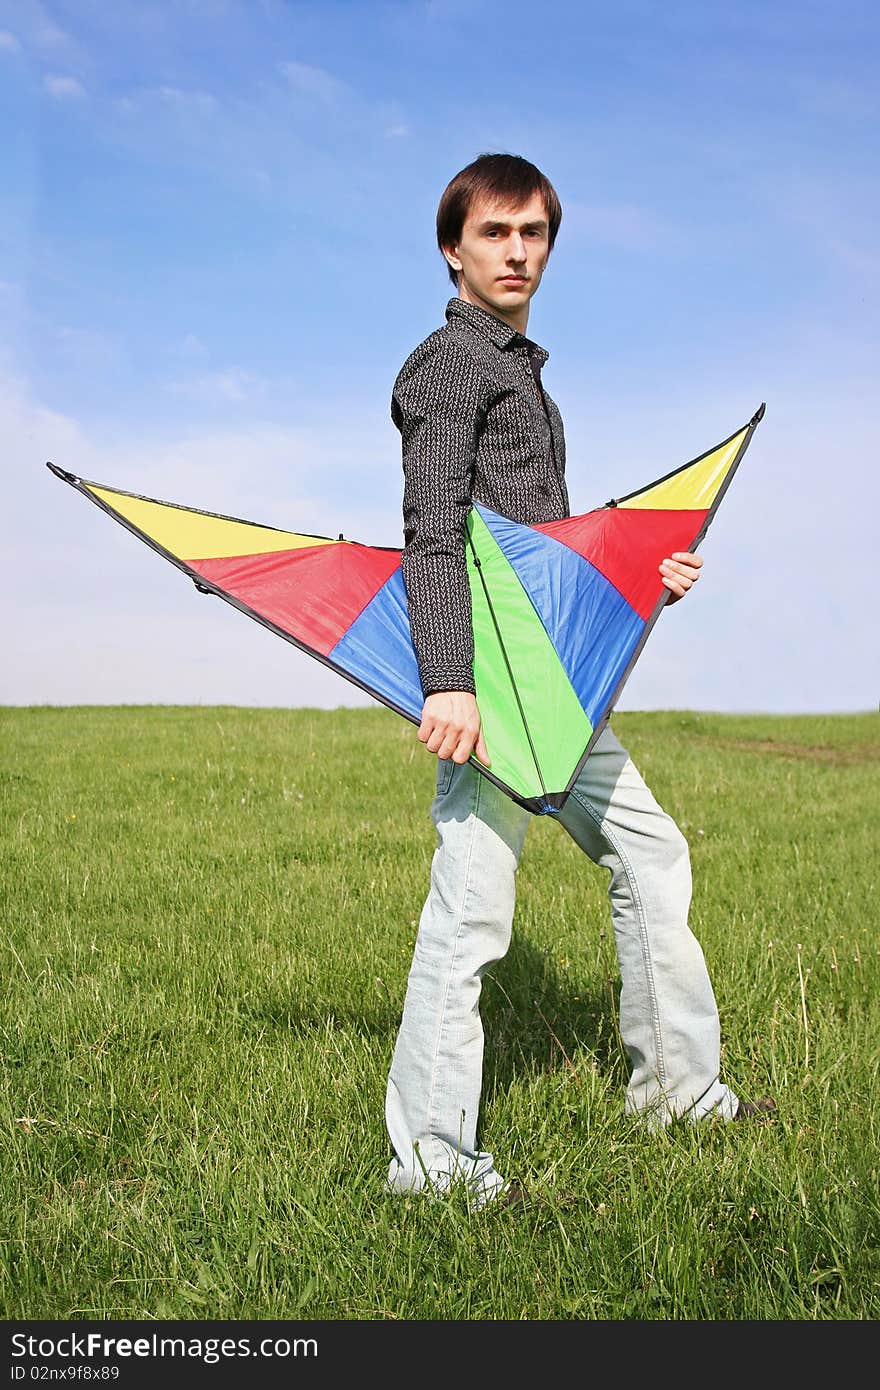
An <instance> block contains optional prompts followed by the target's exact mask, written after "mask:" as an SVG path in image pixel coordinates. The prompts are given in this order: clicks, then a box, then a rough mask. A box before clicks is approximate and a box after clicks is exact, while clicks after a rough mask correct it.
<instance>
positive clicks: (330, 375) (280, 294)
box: [0, 0, 880, 712]
mask: <svg viewBox="0 0 880 1390" xmlns="http://www.w3.org/2000/svg"><path fill="white" fill-rule="evenodd" d="M878 16H880V12H878V10H877V7H876V6H875V5H872V4H867V3H865V4H859V3H851V2H850V0H843V3H841V4H837V5H834V6H830V5H827V4H824V3H787V0H780V2H779V3H776V2H775V0H774V3H772V4H769V3H764V2H762V3H740V2H738V0H732V2H731V3H727V4H714V3H675V0H671V2H670V3H668V4H665V5H658V4H656V3H627V2H626V0H624V2H623V3H618V4H616V5H615V6H613V7H612V6H608V5H605V4H594V3H590V0H587V3H558V4H550V5H544V6H538V5H535V4H522V3H519V0H512V3H508V4H506V5H504V6H498V5H495V4H490V3H481V0H468V3H461V2H460V0H448V2H447V3H443V0H437V2H436V3H424V2H419V3H416V2H415V0H398V2H397V3H372V2H370V3H334V0H322V2H321V3H317V4H303V3H298V0H291V3H286V4H285V3H279V0H247V2H246V3H245V0H174V3H171V0H166V2H165V3H126V0H116V2H115V3H114V4H113V5H107V4H106V3H98V2H97V0H70V2H69V3H65V0H45V3H32V0H14V3H13V2H12V0H0V121H2V148H3V151H4V158H3V168H4V173H3V179H2V184H0V429H2V437H3V439H4V442H5V448H4V454H3V462H2V465H0V466H2V470H3V494H4V513H5V517H6V526H5V528H4V530H5V533H6V542H7V544H6V547H5V550H6V555H7V568H6V573H7V583H6V585H5V586H4V596H3V600H2V602H3V615H2V616H3V622H4V629H5V632H6V653H7V658H6V661H5V662H4V663H3V668H2V672H0V701H2V702H3V703H6V704H31V703H51V704H67V703H117V702H127V703H128V702H131V703H140V702H147V703H191V702H198V703H206V704H208V703H236V704H244V705H320V706H325V707H332V706H336V705H359V704H364V703H369V699H368V697H366V696H364V695H363V693H362V692H361V691H360V690H358V689H357V688H356V687H355V686H353V685H351V684H349V683H348V682H346V681H344V680H343V679H342V678H341V677H338V676H336V675H334V674H333V673H332V672H329V671H327V670H326V668H324V667H323V666H321V665H320V664H319V663H317V662H314V661H310V660H309V659H308V658H307V657H305V656H304V655H302V654H301V653H299V652H298V651H296V650H295V649H294V648H292V647H291V646H289V645H288V644H287V643H284V642H281V641H279V639H277V638H275V637H273V636H272V635H271V634H269V633H268V632H266V631H265V630H264V629H262V628H261V627H260V626H259V625H258V624H256V623H253V622H249V621H248V620H247V619H245V618H243V617H242V616H241V615H240V614H238V613H237V612H235V611H234V610H233V609H232V608H230V607H229V606H228V605H225V604H216V603H210V602H209V601H208V600H206V599H204V598H201V597H199V596H198V595H197V594H196V592H195V590H194V589H192V587H191V586H190V585H189V584H188V582H187V581H186V580H185V579H184V578H183V577H182V576H181V575H180V574H179V573H178V572H177V571H175V570H174V569H173V568H172V567H171V566H169V565H164V564H163V563H162V562H161V561H159V560H158V559H157V558H156V557H155V556H154V555H153V554H152V553H151V552H149V551H148V550H147V548H146V547H143V546H140V545H138V543H137V542H135V541H134V540H133V539H132V538H131V537H130V536H128V535H127V534H126V533H125V532H124V531H122V529H121V528H116V527H114V526H112V525H111V523H109V522H108V521H107V520H106V518H104V517H103V516H101V514H100V513H99V512H98V511H97V509H95V508H91V507H89V506H87V505H86V504H85V503H84V502H83V501H82V500H81V499H79V498H78V497H77V496H75V494H74V493H73V492H72V491H71V490H70V489H68V488H65V487H63V486H62V485H61V484H60V483H59V482H57V481H56V480H55V479H54V478H53V477H52V476H51V475H50V474H49V473H48V471H47V470H46V468H45V467H44V463H45V460H47V459H53V460H54V461H55V462H56V463H58V464H60V465H61V466H62V467H64V468H67V469H69V470H70V471H72V472H74V473H77V474H79V475H80V476H83V477H86V478H91V479H95V480H97V481H99V482H105V483H108V484H110V485H114V486H118V487H121V488H124V489H127V490H130V491H134V492H141V493H145V494H148V495H150V496H156V497H161V498H165V499H168V500H172V501H177V502H181V503H184V504H189V505H193V506H197V507H202V508H205V509H207V510H211V511H218V512H227V513H229V514H232V515H236V516H243V517H248V518H251V519H253V520H256V521H263V522H268V523H269V524H274V525H279V526H283V527H286V528H289V529H292V530H302V531H309V532H313V533H318V534H328V535H335V534H336V533H337V532H339V531H343V532H344V533H345V534H346V535H347V536H350V537H352V538H354V539H358V540H363V541H366V542H370V543H375V544H383V545H400V544H402V534H401V519H400V493H401V472H400V448H399V437H398V435H397V433H396V431H395V429H394V427H393V425H392V423H391V420H390V415H389V397H390V392H391V386H392V383H393V381H394V377H395V375H396V373H397V370H398V368H399V366H400V364H401V362H402V361H403V359H404V358H405V357H406V355H407V354H408V353H409V352H410V351H411V349H412V348H413V347H414V346H415V345H416V343H417V342H419V341H420V340H421V339H422V338H423V337H425V336H426V335H427V334H428V333H430V332H431V331H432V330H433V329H434V328H435V327H437V326H438V325H439V324H440V323H442V322H443V314H444V308H445V305H446V301H447V300H448V298H449V296H450V294H452V293H453V292H454V291H453V289H452V286H451V285H450V283H449V281H448V279H447V278H446V273H445V267H444V263H443V262H442V260H441V258H440V255H439V252H438V251H437V250H436V246H435V244H434V231H433V227H434V215H435V211H436V205H437V201H438V198H439V196H440V193H441V192H442V190H443V188H444V187H445V185H446V183H447V182H448V180H449V179H450V178H451V177H452V175H453V174H454V173H456V172H457V170H458V169H459V168H461V167H462V166H463V165H464V164H466V163H468V162H469V161H470V160H471V159H473V158H474V157H475V156H476V155H477V154H479V153H480V152H482V151H484V150H507V151H513V152H516V153H520V154H523V155H525V156H526V157H527V158H529V159H532V160H533V161H534V162H535V163H537V164H538V165H539V166H540V167H541V168H542V169H543V170H544V172H545V173H546V174H547V175H548V177H549V178H550V179H551V180H552V182H553V183H554V185H555V187H556V189H557V191H558V192H559V195H560V197H561V200H562V204H563V222H562V227H561V230H560V234H559V239H558V242H557V245H556V248H555V249H554V252H553V255H552V257H551V261H550V266H549V268H548V271H547V274H546V275H545V278H544V282H543V284H542V286H541V288H540V290H539V292H538V295H537V296H536V298H535V300H534V301H533V304H532V310H531V317H530V322H529V332H530V335H531V336H533V337H534V338H536V339H537V340H538V341H539V342H540V343H542V344H543V345H544V346H545V347H546V348H547V349H548V350H549V352H550V361H549V362H548V365H547V367H546V368H545V371H544V379H545V382H546V385H547V388H548V390H549V391H550V392H551V394H552V395H553V397H554V399H555V400H556V401H557V402H558V404H559V406H560V408H561V410H562V413H563V417H564V420H565V424H566V436H567V443H568V460H569V462H568V480H569V492H570V495H571V500H572V507H573V510H575V511H587V510H589V509H590V508H591V507H593V506H596V505H600V504H601V503H603V502H604V501H605V500H606V499H607V498H608V497H609V496H611V495H613V494H615V493H617V494H620V493H623V492H627V491H631V490H633V489H634V488H635V487H638V486H639V485H641V484H642V483H644V482H647V481H648V480H649V479H651V478H652V477H656V476H658V475H660V474H662V473H665V472H668V471H669V470H670V469H671V468H674V467H676V466H677V465H678V464H680V463H682V462H684V461H686V460H687V459H688V458H691V457H693V456H695V455H696V454H699V453H702V452H703V451H704V450H705V449H707V448H708V447H710V446H711V445H712V444H714V443H716V442H717V441H718V440H720V439H722V438H724V437H726V436H727V435H729V434H731V433H732V432H733V431H734V430H735V429H737V428H738V427H739V426H740V425H742V424H743V423H745V422H746V421H747V420H748V419H749V418H750V417H751V415H752V414H753V412H754V410H755V409H756V408H757V406H758V405H759V404H760V402H761V401H766V402H767V413H766V417H765V419H764V421H763V422H762V424H761V425H760V427H759V429H758V431H757V433H756V435H755V439H754V441H753V443H752V446H751V449H750V450H749V453H748V454H747V455H746V459H745V461H744V463H743V465H742V467H741V469H740V471H739V473H738V475H737V478H736V481H735V484H734V486H733V487H732V488H731V489H730V492H729V493H728V495H727V498H726V499H725V501H724V504H723V507H722V509H721V511H719V514H718V517H717V519H716V521H715V523H714V525H713V528H712V530H711V532H710V534H709V536H708V538H707V540H706V542H705V544H704V547H703V554H704V558H705V569H704V574H703V577H702V579H701V580H700V583H699V585H698V586H697V589H696V590H695V592H694V593H693V595H691V596H690V597H689V598H688V599H686V600H685V601H684V602H682V603H680V604H678V605H676V606H675V608H674V609H672V610H670V612H669V613H668V614H667V615H664V618H663V619H662V620H661V623H660V625H658V627H657V629H656V630H655V632H654V633H653V634H652V637H651V640H650V641H649V643H648V645H647V647H646V649H645V652H644V654H643V656H642V658H641V660H640V662H639V665H638V666H637V668H636V670H635V672H634V674H633V676H632V677H631V679H630V682H629V684H628V685H627V687H626V690H625V692H624V695H623V697H622V699H621V700H620V703H619V708H621V709H636V708H641V709H647V708H663V707H688V708H695V709H697V708H699V709H717V710H766V711H794V712H808V711H824V710H847V709H852V710H855V709H869V708H876V706H877V699H878V666H880V662H878V650H880V641H878V637H880V633H878V624H877V620H876V618H875V613H876V609H877V603H878V592H877V583H876V571H877V559H876V556H877V550H878V546H877V541H876V531H877V522H876V517H877V515H878V510H880V495H878V493H880V489H878V485H877V462H876V441H877V438H878V424H880V421H878V391H877V381H878V284H880V249H878V242H877V234H876V228H877V225H878V220H880V219H878V211H880V209H878V202H880V198H878V180H877V162H876V160H877V154H876V152H877V149H878V145H880V140H878V135H880V130H878V126H880V122H878V106H880V99H878V90H880V84H878V81H877V75H878V57H880V43H878V39H880V17H878Z"/></svg>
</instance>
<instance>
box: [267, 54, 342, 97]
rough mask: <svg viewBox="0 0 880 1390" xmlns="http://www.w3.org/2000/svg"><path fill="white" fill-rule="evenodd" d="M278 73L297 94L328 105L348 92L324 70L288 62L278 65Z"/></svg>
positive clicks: (305, 64) (335, 78)
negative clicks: (315, 98)
mask: <svg viewBox="0 0 880 1390" xmlns="http://www.w3.org/2000/svg"><path fill="white" fill-rule="evenodd" d="M279 71H280V72H281V73H282V75H283V76H284V77H285V78H286V79H287V81H288V82H289V83H290V85H291V87H294V88H295V89H296V90H297V91H298V92H303V93H304V94H305V95H306V96H312V97H317V98H318V99H319V100H320V101H323V102H327V103H328V104H329V103H332V102H335V101H338V100H339V98H340V97H341V96H343V95H344V94H345V93H346V92H347V91H348V87H347V86H346V84H345V83H344V82H341V81H340V80H339V78H338V77H334V76H333V74H332V73H331V72H327V70H326V68H316V67H312V66H310V64H308V63H296V62H290V63H281V64H279Z"/></svg>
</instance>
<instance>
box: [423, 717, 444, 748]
mask: <svg viewBox="0 0 880 1390" xmlns="http://www.w3.org/2000/svg"><path fill="white" fill-rule="evenodd" d="M446 732H447V730H446V725H445V724H436V723H435V724H434V727H433V728H432V729H431V733H430V735H429V737H428V738H427V739H426V741H425V747H426V748H427V750H428V752H429V753H437V754H438V755H439V753H440V749H441V748H442V747H443V741H444V739H445V738H446Z"/></svg>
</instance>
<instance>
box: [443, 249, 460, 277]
mask: <svg viewBox="0 0 880 1390" xmlns="http://www.w3.org/2000/svg"><path fill="white" fill-rule="evenodd" d="M440 249H441V250H442V252H443V254H444V256H445V257H446V259H447V261H448V262H449V264H450V265H451V266H452V269H453V270H454V271H456V272H458V271H459V270H461V261H460V260H459V258H458V255H457V254H456V253H457V251H458V247H457V246H442V247H441V248H440Z"/></svg>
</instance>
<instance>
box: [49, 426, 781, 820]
mask: <svg viewBox="0 0 880 1390" xmlns="http://www.w3.org/2000/svg"><path fill="white" fill-rule="evenodd" d="M763 414H764V406H763V405H762V406H761V407H760V409H759V410H758V411H757V412H756V413H755V415H754V416H753V418H752V419H751V421H750V422H749V423H748V424H747V425H744V426H743V427H742V429H739V430H737V431H736V433H735V434H732V435H731V436H730V438H729V439H725V440H724V442H723V443H722V444H718V445H716V447H715V448H714V449H710V450H708V451H707V452H706V453H705V454H701V455H700V457H699V458H696V459H693V460H692V461H691V462H690V463H686V464H683V465H682V467H680V468H677V469H675V470H674V471H673V472H671V473H667V474H666V475H665V476H664V477H662V478H659V479H658V480H657V481H656V482H653V483H649V484H648V486H647V487H643V488H640V489H639V490H638V491H637V492H631V493H629V494H627V496H626V497H620V498H617V499H616V500H614V501H611V502H608V503H607V504H606V505H605V506H604V507H600V508H598V510H596V511H592V512H586V513H585V514H584V515H582V516H572V517H567V518H566V519H565V520H563V521H551V522H548V523H546V524H544V525H540V526H522V525H519V524H518V523H517V522H513V521H510V520H508V519H507V518H506V517H503V516H500V515H499V514H498V513H497V512H493V511H491V510H490V509H489V508H488V507H484V506H482V505H481V504H479V503H475V504H474V505H473V507H472V508H471V511H470V512H469V514H468V520H467V547H466V548H467V557H468V571H469V575H470V584H471V598H472V610H473V628H474V649H475V659H474V680H475V684H476V687H477V702H478V705H479V708H480V715H481V717H482V721H483V733H484V737H485V740H486V746H487V748H488V750H489V757H490V759H491V768H487V767H484V766H483V764H482V763H480V762H478V760H477V759H476V758H475V757H472V758H471V761H472V762H473V763H474V765H475V766H476V767H478V768H479V769H480V771H481V772H482V773H483V774H484V775H485V776H486V777H488V778H489V779H490V780H491V781H492V782H494V783H495V784H496V785H497V786H499V787H501V788H503V790H504V791H505V792H507V793H508V794H509V795H510V796H512V797H513V799H514V800H515V801H517V802H519V804H520V805H522V806H525V807H526V808H527V809H528V810H529V811H533V812H535V813H536V814H546V813H548V812H549V813H556V812H558V811H560V810H561V808H562V807H563V806H564V804H565V801H566V798H567V797H568V794H569V792H570V791H571V788H572V786H573V785H574V782H575V780H576V778H577V775H578V773H579V772H580V769H581V768H582V766H583V764H584V762H585V761H586V759H587V757H588V756H589V754H590V751H591V749H592V747H593V745H594V743H595V742H596V739H597V738H598V737H599V734H600V733H601V731H602V729H603V728H604V727H605V724H606V723H607V721H608V718H609V716H610V714H611V711H612V709H613V708H614V705H615V702H616V701H617V699H618V697H619V695H620V692H621V690H622V689H623V686H624V683H625V681H626V680H627V677H628V676H629V674H630V672H631V670H632V668H633V666H634V665H635V662H636V660H637V658H638V656H639V653H640V652H641V650H642V648H643V646H644V645H645V642H646V640H647V638H648V634H649V633H650V631H651V629H652V627H653V626H654V623H655V622H656V621H657V618H658V617H659V616H660V612H661V610H662V608H663V606H664V604H665V603H666V601H667V599H668V598H669V596H670V591H669V590H668V589H667V588H666V587H665V585H663V584H662V583H661V581H660V575H659V572H658V567H659V565H660V561H661V560H663V559H664V557H666V556H667V555H670V554H671V553H672V551H674V550H694V549H695V548H696V547H697V546H698V545H699V543H700V541H702V539H703V537H704V536H705V534H706V531H707V530H708V528H709V523H710V522H711V520H712V518H713V517H714V515H715V512H716V511H717V509H718V505H719V503H720V501H721V498H722V497H723V496H724V493H725V491H726V489H727V487H728V485H729V484H730V481H731V478H732V477H733V474H734V472H735V470H736V468H737V465H738V464H739V461H740V459H741V458H742V456H743V454H744V453H745V451H746V449H747V448H748V445H749V441H750V440H751V437H752V435H753V433H754V431H755V427H756V426H757V424H758V421H759V420H760V419H761V418H762V417H763ZM47 466H48V467H49V468H50V469H51V470H52V472H53V473H54V474H55V475H56V477H58V478H62V479H63V480H64V481H65V482H67V483H70V484H71V485H72V486H73V487H75V488H77V489H78V490H79V491H80V492H81V493H83V494H84V495H85V496H86V497H88V498H89V499H90V500H91V501H92V502H95V503H96V504H97V505H98V506H99V507H101V508H102V510H103V511H105V512H107V513H108V514H109V515H110V516H112V517H113V518H114V519H115V520H116V521H119V522H121V523H122V525H123V526H125V527H127V528H128V530H129V531H131V532H133V533H134V535H136V536H139V537H140V539H141V540H143V541H146V543H147V544H148V545H150V546H152V548H153V549H154V550H156V551H158V552H159V554H160V555H164V556H165V558H166V560H170V561H171V562H172V564H175V565H177V566H178V568H179V569H182V570H183V572H184V573H185V574H188V575H189V576H190V578H191V579H193V580H194V581H195V584H196V587H197V588H198V589H199V590H200V591H201V592H202V593H210V594H217V595H219V597H220V598H223V599H226V601H227V602H228V603H231V604H233V605H234V606H235V607H236V608H238V609H240V610H241V611H242V612H243V613H247V614H248V616H249V617H251V618H255V619H256V620H257V622H260V623H262V624H263V625H264V626H265V627H268V628H269V629H270V630H271V631H272V632H276V633H277V634H278V636H279V637H284V638H286V639H287V641H289V642H293V643H294V644H295V646H297V647H300V648H301V649H302V650H303V651H305V652H308V653H309V655H310V656H314V657H316V658H317V659H318V660H319V661H323V662H324V663H325V664H326V665H327V666H330V667H331V668H332V669H333V670H334V671H338V673H339V674H340V675H341V676H344V677H345V678H346V679H347V680H350V681H353V682H354V684H355V685H359V686H361V687H362V689H364V690H366V691H368V692H369V694H371V695H373V696H375V697H376V699H377V700H381V701H382V702H383V703H384V704H386V705H389V706H390V708H391V709H394V710H396V711H397V712H398V714H402V715H403V716H404V717H405V718H406V719H410V720H412V722H413V723H414V724H418V723H419V722H420V721H421V710H422V704H423V702H424V698H423V695H422V688H421V684H420V682H419V673H418V667H417V665H416V657H415V652H414V651H413V645H412V638H411V635H410V626H409V614H408V611H407V601H406V592H405V589H404V585H403V577H402V575H401V569H400V557H401V551H400V550H394V549H390V548H388V547H383V546H369V545H360V544H359V543H358V542H356V541H350V540H346V539H345V538H344V537H343V536H339V537H338V538H337V539H335V540H333V539H331V538H330V537H329V536H306V535H299V534H297V533H295V532H292V531H280V530H276V529H275V528H274V527H272V526H261V525H258V524H257V523H255V522H251V521H239V520H236V519H235V518H233V517H228V516H218V515H216V514H214V513H213V512H203V511H196V510H195V509H193V508H190V507H181V506H178V505H177V504H176V503H172V502H159V501H156V500H155V499H153V498H150V497H139V496H136V495H134V494H133V493H130V492H121V491H119V490H118V489H117V488H111V487H105V486H103V485H102V484H100V483H90V482H85V481H84V480H83V479H82V478H77V477H74V475H73V474H72V473H67V472H65V471H64V470H63V469H61V468H58V467H56V466H55V464H53V463H50V464H48V465H47Z"/></svg>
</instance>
